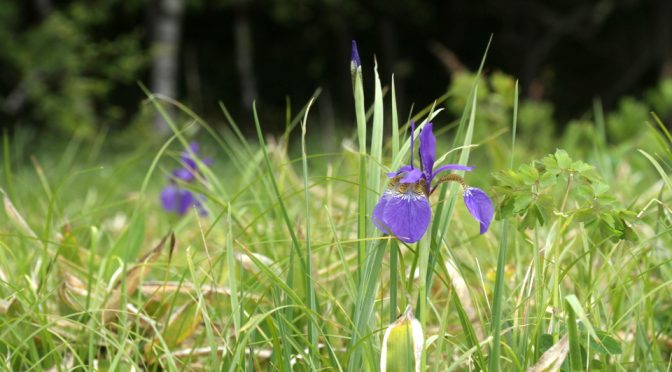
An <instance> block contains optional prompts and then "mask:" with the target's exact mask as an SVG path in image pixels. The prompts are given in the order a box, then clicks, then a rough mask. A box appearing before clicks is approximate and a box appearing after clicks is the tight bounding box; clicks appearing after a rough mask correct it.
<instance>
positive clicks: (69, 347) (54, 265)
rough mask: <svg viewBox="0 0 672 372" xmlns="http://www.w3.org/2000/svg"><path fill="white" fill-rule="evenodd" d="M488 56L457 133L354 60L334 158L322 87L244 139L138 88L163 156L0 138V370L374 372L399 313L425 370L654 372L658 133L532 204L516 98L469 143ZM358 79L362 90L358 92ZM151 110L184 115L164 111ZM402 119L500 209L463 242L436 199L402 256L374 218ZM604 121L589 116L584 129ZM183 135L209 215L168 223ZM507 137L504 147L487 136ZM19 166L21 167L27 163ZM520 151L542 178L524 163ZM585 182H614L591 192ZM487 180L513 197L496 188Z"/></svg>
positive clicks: (660, 317) (661, 349)
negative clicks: (346, 124) (317, 111)
mask: <svg viewBox="0 0 672 372" xmlns="http://www.w3.org/2000/svg"><path fill="white" fill-rule="evenodd" d="M484 64H485V60H484V61H483V63H482V64H481V69H479V71H478V73H477V74H476V75H475V78H474V81H473V84H472V86H471V92H470V94H469V95H468V97H467V98H466V101H465V102H466V104H465V107H464V111H463V113H462V115H461V117H459V118H458V119H457V120H456V121H455V122H451V121H450V120H451V119H450V115H449V114H448V113H446V112H443V108H442V105H443V104H445V101H446V100H451V99H455V97H453V96H451V95H443V96H442V97H441V98H440V99H438V100H437V101H436V102H429V103H428V104H427V105H426V107H424V108H422V109H421V110H419V111H418V112H417V113H415V114H413V113H408V112H404V111H403V110H406V108H401V107H398V106H397V104H396V102H395V100H396V92H395V87H394V83H393V79H390V81H389V83H390V84H391V85H390V89H389V95H387V96H386V95H385V94H384V92H385V91H387V90H386V89H385V84H387V82H386V81H385V79H384V78H383V79H381V78H380V77H379V76H378V73H377V71H376V68H375V66H374V69H373V74H372V82H371V83H369V82H368V81H365V79H364V76H368V75H367V74H366V73H367V72H370V71H369V70H368V67H367V66H368V65H367V64H366V61H365V63H364V65H363V66H362V68H361V69H360V70H358V71H355V73H354V74H353V94H354V104H355V113H356V115H355V122H356V127H357V128H356V130H355V131H353V133H352V134H351V135H350V136H346V137H345V138H343V139H342V142H341V147H340V150H339V151H338V152H336V153H323V152H321V151H320V149H319V148H318V147H317V146H315V145H313V144H314V143H316V140H317V139H318V138H319V136H320V132H319V130H318V127H319V123H318V122H317V121H316V120H315V119H314V117H313V116H312V114H311V111H310V107H311V105H312V103H313V102H314V101H315V100H316V99H319V97H318V95H319V91H318V92H316V95H315V96H314V97H313V98H312V99H310V100H309V102H308V104H306V105H305V106H304V107H302V108H301V109H300V110H298V112H297V113H296V115H291V114H290V112H291V110H290V109H291V108H289V107H288V111H287V112H288V117H287V119H286V128H287V130H286V133H285V134H284V135H282V136H272V135H269V134H267V133H264V132H263V131H262V128H263V123H261V122H260V120H259V116H258V115H257V110H258V109H259V110H263V107H259V108H257V107H256V106H255V107H254V108H253V109H254V111H253V117H252V118H250V119H251V120H252V121H253V122H254V127H255V129H256V134H257V136H256V138H255V139H248V138H246V137H245V136H244V135H243V132H242V131H241V130H240V129H239V124H238V123H237V122H236V121H234V119H233V118H232V117H231V115H230V114H229V112H228V111H227V110H226V107H225V106H224V105H221V107H222V113H223V115H222V116H223V118H224V119H225V121H226V125H225V126H222V125H220V126H218V127H215V126H211V125H209V124H208V123H206V122H205V120H203V119H202V118H200V117H199V116H198V115H197V114H195V113H193V112H192V111H190V110H189V109H188V108H187V107H184V106H183V105H181V104H179V103H177V102H173V101H170V100H167V99H164V98H162V97H158V96H154V95H152V94H151V93H149V92H148V102H149V103H151V104H152V105H153V106H154V107H155V108H156V109H157V110H158V111H159V112H161V113H162V114H164V118H165V119H166V121H167V122H168V123H169V124H170V125H171V128H173V133H174V134H173V136H172V138H170V139H169V140H167V141H166V142H164V143H163V144H162V145H160V146H154V145H147V146H145V147H142V146H141V147H138V148H134V149H132V150H129V151H128V152H126V153H123V154H113V153H112V152H111V151H109V150H107V149H106V148H105V146H104V145H100V143H104V142H105V139H104V137H101V139H100V141H98V142H97V143H98V144H96V145H95V146H93V147H87V145H85V144H82V143H79V142H77V141H76V140H73V141H72V142H70V143H69V144H66V146H65V151H62V152H53V151H50V150H40V151H36V152H34V153H33V152H31V150H29V148H28V147H26V146H25V144H24V141H23V140H22V138H21V137H20V134H15V135H14V137H11V136H10V135H9V134H7V133H5V134H4V136H3V141H2V143H3V149H2V151H1V153H2V154H3V162H2V163H3V166H2V173H0V174H1V176H0V184H1V186H2V188H3V190H4V191H3V192H2V198H3V205H4V212H5V213H4V214H3V217H2V220H1V221H2V224H1V225H0V364H1V365H2V366H3V367H4V368H5V369H8V370H12V369H14V370H42V369H53V370H69V369H72V368H82V369H83V370H95V369H113V370H115V369H116V370H130V369H132V368H136V369H149V370H159V369H168V370H203V369H216V370H229V371H238V370H281V371H289V370H350V371H359V370H367V371H368V370H374V371H375V370H377V369H378V368H379V362H380V360H379V359H380V351H381V347H382V345H381V340H382V337H383V333H384V330H385V329H386V327H387V326H388V324H390V323H392V322H393V321H394V319H395V318H396V316H397V315H398V314H400V313H402V312H403V311H404V309H406V307H407V305H411V307H412V308H414V310H415V315H416V316H417V318H418V319H419V320H420V322H421V324H422V327H423V330H424V334H425V344H424V347H423V355H422V366H423V369H429V370H432V371H444V370H468V369H472V370H476V369H482V370H491V371H496V370H507V371H508V370H527V369H530V370H536V371H541V370H546V369H551V370H557V369H563V370H578V369H581V370H588V369H600V368H601V369H604V370H669V369H670V366H671V365H672V359H671V354H670V351H671V350H672V340H671V339H670V336H669V335H670V333H671V330H672V317H670V315H669V314H672V300H671V299H672V293H671V292H672V290H671V285H672V269H671V268H672V265H670V259H671V257H672V250H671V249H670V247H672V235H671V234H670V226H671V215H672V209H671V208H670V200H671V199H670V192H672V187H671V186H670V181H669V173H670V167H669V165H670V162H669V158H666V157H665V156H664V154H667V153H669V151H670V150H669V148H666V147H665V144H668V145H669V143H668V142H666V141H667V140H666V137H665V132H663V131H660V132H657V131H656V130H655V129H654V127H653V126H650V127H643V128H644V129H643V131H650V133H653V135H655V136H659V137H656V138H659V139H660V141H659V143H660V147H658V149H659V150H658V152H652V151H651V149H642V150H641V153H640V152H635V151H634V150H633V155H632V156H633V157H634V156H638V157H639V158H633V157H630V158H626V159H624V158H620V157H618V156H617V154H618V153H619V152H616V151H613V149H612V148H610V147H609V146H608V145H607V142H606V141H602V142H600V143H599V144H596V146H595V148H594V159H597V160H595V163H596V164H599V165H600V166H601V168H597V169H593V170H585V172H588V173H590V174H589V176H590V177H593V178H590V179H591V180H592V181H591V182H587V181H582V180H579V178H580V174H581V173H580V172H579V170H578V169H584V168H580V167H583V165H582V164H583V162H577V160H576V159H575V160H574V161H573V162H570V163H569V165H568V167H570V168H571V169H570V168H567V169H569V170H567V171H566V172H565V171H558V173H557V174H554V177H555V178H553V180H552V181H553V182H557V185H558V186H557V188H553V187H554V186H553V187H550V188H549V190H548V191H544V190H545V189H544V186H543V185H545V182H551V180H550V178H543V177H542V176H543V174H545V172H549V169H550V168H549V167H548V164H550V163H548V160H542V159H544V158H543V157H542V156H543V155H545V154H536V155H535V156H534V157H532V156H531V155H530V153H529V152H526V149H525V148H521V146H520V143H525V142H524V141H523V142H521V141H516V139H517V137H519V136H534V133H518V132H519V131H518V130H517V129H516V122H517V120H516V115H517V114H518V106H517V102H518V101H517V88H516V90H515V91H516V94H515V96H514V98H513V99H514V102H512V103H511V104H512V105H513V107H514V108H513V109H512V110H511V111H510V112H509V113H508V114H509V115H510V116H509V117H507V121H506V123H507V124H506V126H505V127H503V128H491V127H489V128H487V129H484V130H480V129H479V128H480V126H484V125H488V124H487V123H484V122H482V121H479V119H478V118H479V112H480V111H479V110H481V108H480V106H479V102H480V101H479V99H478V97H479V91H481V89H482V88H481V86H480V85H479V84H480V83H479V82H480V81H481V78H482V77H481V73H482V68H483V66H484ZM365 84H372V86H373V98H372V100H367V99H366V97H365V96H364V89H363V87H364V86H365ZM166 105H175V106H176V107H178V108H180V109H181V110H180V111H181V112H182V114H183V116H181V117H183V118H184V117H186V118H187V119H186V120H181V119H180V120H176V119H175V118H171V117H169V116H168V115H167V114H166V110H165V107H166ZM398 110H402V111H401V112H398ZM367 112H370V115H367ZM596 112H600V113H601V111H599V110H596ZM399 117H402V118H406V117H408V118H409V119H408V120H405V121H403V122H402V121H400V120H399ZM411 119H412V120H415V121H416V122H417V123H418V127H417V128H416V136H417V134H418V133H419V131H420V130H421V128H422V126H423V125H424V124H425V123H426V122H428V121H432V122H433V123H434V127H435V128H436V129H437V133H439V134H440V135H439V137H438V146H437V148H438V149H439V154H438V155H439V158H441V156H442V155H445V157H444V159H446V162H453V163H460V164H471V165H475V166H476V169H475V171H474V172H472V173H471V174H468V175H465V177H467V180H468V181H469V182H470V183H471V182H472V180H473V182H474V183H476V184H479V183H480V185H481V186H482V188H483V189H485V190H487V191H488V192H489V193H490V194H491V195H492V196H494V199H495V201H496V203H497V205H498V213H499V214H500V217H501V219H500V220H499V221H495V222H494V223H493V225H492V227H491V229H490V231H489V232H488V233H487V234H485V235H482V236H481V235H478V226H477V224H476V223H475V222H474V221H473V220H472V219H471V218H470V216H469V215H468V214H467V212H466V209H465V208H464V206H463V204H462V202H460V201H459V200H460V199H461V198H460V196H459V192H458V189H457V188H456V187H451V186H450V185H444V186H442V187H441V188H440V189H439V190H437V193H436V194H437V195H436V196H432V198H431V199H430V201H431V204H432V208H433V222H432V225H431V227H430V228H429V230H428V232H427V234H426V235H425V236H424V237H423V239H421V240H420V242H418V243H417V244H410V245H408V244H405V243H402V242H400V241H397V240H394V239H393V238H390V237H388V236H383V235H382V234H381V233H380V232H379V231H378V230H377V229H375V227H374V226H373V224H372V222H371V213H372V210H373V207H374V206H375V203H376V201H377V199H378V197H379V196H380V194H381V192H382V191H383V189H384V188H385V184H386V178H385V175H384V173H385V172H387V171H391V170H396V169H397V168H398V167H399V166H401V165H403V164H406V163H407V162H408V158H409V152H410V151H411V149H410V135H409V133H408V127H409V125H408V124H409V122H410V120H411ZM602 120H604V119H603V117H602V116H599V115H598V117H597V118H596V122H597V123H598V125H600V132H604V131H605V126H604V123H602V124H599V123H600V122H601V121H602ZM511 123H512V125H513V126H511ZM193 128H198V130H199V131H200V137H201V139H202V142H203V147H204V151H205V152H206V153H207V154H208V155H212V156H214V157H215V159H216V161H215V163H214V164H213V165H212V166H211V167H210V168H208V167H205V166H204V164H202V163H201V164H200V165H201V168H202V169H203V174H202V175H200V176H199V182H197V183H196V184H194V185H184V187H187V188H189V189H190V190H191V191H193V192H197V193H201V194H203V195H205V197H206V198H207V202H206V207H207V210H208V212H209V213H208V216H207V217H199V216H198V213H197V212H196V211H195V210H194V211H191V212H189V213H188V214H187V215H186V216H184V217H182V218H178V217H176V216H171V215H168V214H166V213H164V212H163V211H162V210H161V208H160V206H159V203H158V192H159V190H160V188H161V187H162V185H163V184H164V182H165V180H166V178H167V176H168V174H169V173H170V170H171V168H173V167H174V166H176V165H177V164H178V163H177V158H178V157H179V153H180V152H181V151H183V149H184V148H186V147H187V144H188V143H189V140H190V139H189V138H188V136H187V135H186V132H187V130H189V131H193ZM442 128H443V129H446V128H449V129H446V130H442ZM499 130H502V131H501V132H497V131H499ZM508 131H510V134H511V137H508V136H506V138H505V136H501V137H499V136H490V135H489V133H504V132H508ZM479 133H488V135H486V136H483V137H482V136H480V135H479ZM661 133H662V134H661ZM339 140H341V139H339ZM449 142H451V143H452V147H448V146H447V144H448V143H449ZM101 146H102V150H101ZM495 147H496V148H504V149H506V151H507V153H506V156H507V157H508V158H507V159H510V162H509V166H508V168H506V169H493V168H492V167H491V166H490V164H494V163H497V161H496V160H498V159H493V158H492V157H491V155H489V154H497V152H496V151H484V150H488V149H492V148H495ZM297 150H298V151H297ZM567 150H568V153H569V154H570V155H571V154H572V153H573V150H575V149H572V148H568V149H567ZM619 151H620V150H619ZM546 152H547V153H552V154H555V155H554V156H555V157H554V158H553V159H557V160H554V161H556V163H557V162H560V163H562V161H564V160H565V158H564V157H563V155H562V154H563V153H562V152H556V151H555V148H549V149H547V151H546ZM26 154H28V155H34V157H33V160H32V161H31V162H26V160H25V158H24V156H25V155H26ZM661 154H663V155H661ZM108 156H109V158H108ZM535 158H536V159H540V161H539V162H537V163H535V164H536V165H537V167H536V168H535V167H525V166H524V165H525V164H528V163H529V162H530V161H531V160H532V159H535ZM568 159H569V158H568ZM632 159H635V160H632ZM516 160H517V161H516ZM570 160H571V159H570ZM583 160H584V161H585V162H588V163H593V161H592V159H583ZM625 162H631V163H632V165H630V166H629V167H625V165H623V164H624V163H625ZM521 164H522V165H523V166H522V167H520V166H521ZM541 165H543V167H542V166H541ZM572 167H573V168H572ZM605 167H612V168H608V169H605ZM532 168H534V169H535V170H532ZM586 169H587V168H586ZM535 171H536V172H537V175H538V176H539V177H542V178H541V181H540V180H539V179H535V178H534V172H535ZM591 172H592V173H591ZM593 173H596V174H598V175H599V174H602V176H603V177H604V179H606V180H607V181H608V183H609V185H610V186H611V188H610V189H609V190H606V191H604V190H602V189H601V187H602V186H600V182H601V181H599V180H598V178H599V177H598V176H597V175H593ZM493 174H494V175H495V176H497V177H493ZM586 174H587V173H586ZM506 177H509V178H506ZM528 177H531V178H529V179H530V180H531V181H530V182H528V183H525V182H527V180H528ZM502 179H513V180H514V181H516V182H518V181H520V185H523V186H521V187H519V188H518V189H515V190H513V191H511V190H509V189H506V190H508V191H502V190H505V188H504V187H503V186H504V185H503V184H502V182H503V181H501V180H502ZM599 179H601V178H599ZM512 182H513V181H512ZM582 182H583V183H582ZM492 185H496V186H497V187H495V188H493V187H491V186H492ZM591 185H593V186H592V187H593V188H594V189H596V190H597V191H595V192H599V193H600V194H599V195H600V197H602V196H604V197H605V198H607V197H608V198H612V199H614V201H615V202H620V203H621V204H622V205H624V206H625V207H624V209H623V213H624V215H623V216H624V217H623V221H625V222H626V223H627V224H628V226H627V228H628V229H631V230H632V232H633V234H635V235H636V239H635V238H633V237H632V236H617V235H616V230H618V229H617V228H619V225H618V221H619V220H616V221H612V220H610V219H609V218H610V217H608V216H612V217H611V218H612V219H613V215H612V214H610V213H612V212H611V211H612V210H611V209H609V208H612V209H613V208H616V207H612V206H611V205H612V204H608V205H609V206H608V207H603V206H600V205H597V204H595V205H594V206H593V207H592V208H589V209H586V210H583V209H582V208H583V207H582V204H581V201H582V200H583V199H581V198H582V195H583V194H582V193H586V192H588V191H589V190H588V189H590V188H591ZM586 188H587V189H586ZM556 189H557V190H556ZM591 190H592V189H591ZM507 192H509V194H507ZM528 193H531V195H537V196H538V197H539V198H540V199H539V203H541V201H542V199H543V200H549V199H550V203H551V205H550V206H549V207H548V208H550V209H549V210H550V211H551V212H550V213H548V214H543V213H542V214H540V215H539V216H538V218H537V217H535V218H530V216H533V217H534V216H536V215H532V214H533V213H534V210H533V209H525V208H528V207H527V205H528V204H529V205H531V206H536V205H537V204H535V203H532V202H529V201H528V200H527V199H525V197H526V196H525V195H528ZM508 196H510V197H512V198H514V199H513V200H512V201H511V203H510V204H511V205H510V206H509V204H507V203H508V201H507V199H506V197H508ZM544 198H545V199H544ZM605 200H606V199H605ZM609 200H611V199H609ZM526 202H527V203H528V204H525V203H526ZM535 202H536V201H535ZM530 203H531V204H530ZM605 203H606V202H605ZM604 205H607V204H604ZM614 205H615V204H614ZM509 207H510V208H512V209H510V210H509V209H507V208H509ZM529 208H531V207H529ZM539 208H541V209H540V211H541V210H542V209H543V208H546V205H545V204H544V205H542V204H539ZM512 211H513V212H512ZM525 211H527V212H525ZM540 213H541V212H540ZM593 217H594V218H595V219H597V221H598V222H594V220H593V219H591V218H593ZM600 221H606V222H605V223H606V225H599V223H601V222H600ZM610 221H611V223H612V225H609V222H610ZM600 226H603V227H604V226H606V227H605V228H604V229H601V228H598V227H600ZM610 228H611V229H612V230H610ZM623 229H625V227H624V228H623ZM625 230H627V229H625ZM625 230H623V231H625ZM618 231H621V230H618ZM628 231H629V230H628ZM388 370H389V369H388Z"/></svg>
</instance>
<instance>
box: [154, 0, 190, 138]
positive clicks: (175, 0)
mask: <svg viewBox="0 0 672 372" xmlns="http://www.w3.org/2000/svg"><path fill="white" fill-rule="evenodd" d="M183 11H184V1H183V0H154V1H153V7H152V12H153V13H152V14H150V19H151V20H152V48H151V49H152V75H151V87H150V89H151V90H152V92H153V93H158V94H161V95H164V96H167V97H170V98H177V78H178V68H179V58H178V52H179V49H180V36H181V32H182V14H183ZM154 129H155V130H156V131H157V132H160V133H167V132H168V131H169V130H170V128H169V127H168V125H167V124H166V122H165V121H164V120H163V118H162V117H161V115H159V114H158V113H157V115H156V117H155V119H154Z"/></svg>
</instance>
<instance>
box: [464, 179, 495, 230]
mask: <svg viewBox="0 0 672 372" xmlns="http://www.w3.org/2000/svg"><path fill="white" fill-rule="evenodd" d="M464 204H466V206H467V209H468V210H469V213H471V215H472V216H473V217H474V219H476V221H478V223H479V224H480V225H481V234H484V233H485V232H486V231H488V228H489V227H490V222H492V216H493V215H494V214H495V208H494V207H493V205H492V200H490V197H488V195H487V194H486V193H485V192H484V191H483V190H481V189H479V188H476V187H467V188H466V189H465V190H464Z"/></svg>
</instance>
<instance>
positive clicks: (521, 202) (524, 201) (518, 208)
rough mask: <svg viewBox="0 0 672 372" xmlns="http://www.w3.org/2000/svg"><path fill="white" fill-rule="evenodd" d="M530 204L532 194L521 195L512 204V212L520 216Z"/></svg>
mask: <svg viewBox="0 0 672 372" xmlns="http://www.w3.org/2000/svg"><path fill="white" fill-rule="evenodd" d="M530 203H532V194H522V195H520V196H518V197H517V198H516V201H515V202H514V203H513V212H514V213H518V214H520V213H521V212H523V211H525V210H526V209H527V208H528V207H529V206H530Z"/></svg>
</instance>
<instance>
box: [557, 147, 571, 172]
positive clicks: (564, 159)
mask: <svg viewBox="0 0 672 372" xmlns="http://www.w3.org/2000/svg"><path fill="white" fill-rule="evenodd" d="M555 159H556V160H557V161H558V167H559V168H560V169H564V170H567V169H571V168H572V159H571V158H570V157H569V154H567V151H565V150H561V149H558V150H556V151H555Z"/></svg>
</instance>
